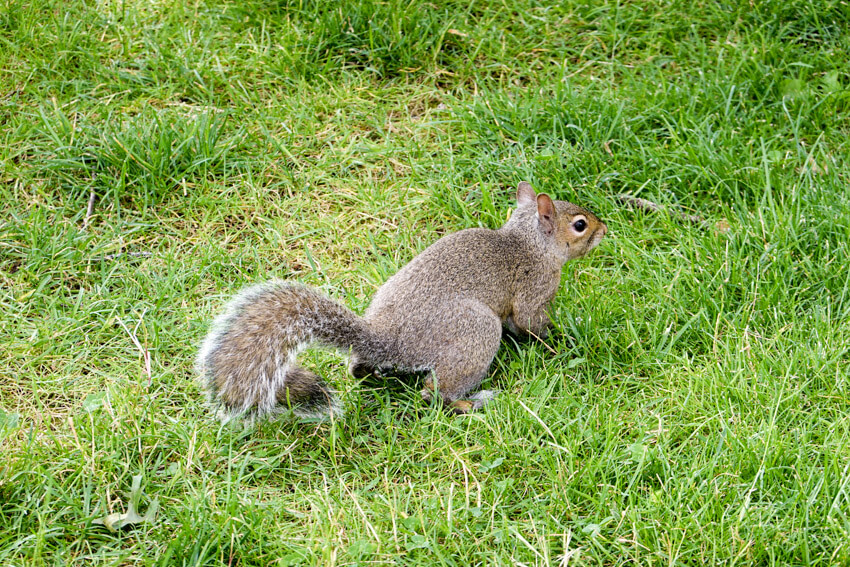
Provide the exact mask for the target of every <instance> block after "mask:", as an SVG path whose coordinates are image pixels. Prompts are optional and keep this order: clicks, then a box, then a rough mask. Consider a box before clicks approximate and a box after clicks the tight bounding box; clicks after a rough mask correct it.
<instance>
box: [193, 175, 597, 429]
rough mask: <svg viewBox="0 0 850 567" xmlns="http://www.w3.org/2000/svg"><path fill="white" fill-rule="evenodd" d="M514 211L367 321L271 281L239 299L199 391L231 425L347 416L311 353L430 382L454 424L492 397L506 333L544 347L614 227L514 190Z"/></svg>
mask: <svg viewBox="0 0 850 567" xmlns="http://www.w3.org/2000/svg"><path fill="white" fill-rule="evenodd" d="M516 200H517V207H516V210H515V211H514V212H513V214H512V215H511V216H510V218H509V220H508V221H507V222H506V223H505V224H504V225H503V226H502V227H501V228H499V229H498V230H490V229H486V228H470V229H466V230H461V231H459V232H455V233H452V234H448V235H446V236H444V237H442V238H440V239H439V240H437V241H436V242H435V243H434V244H432V245H431V246H429V247H428V248H426V249H425V251H423V252H422V253H420V254H419V255H417V256H416V257H414V258H413V260H411V261H410V263H408V264H407V265H406V266H404V267H403V268H402V269H401V270H399V271H398V272H397V273H396V274H395V275H394V276H392V277H390V278H389V279H388V280H387V281H386V283H384V284H383V285H382V286H381V287H380V288H379V289H378V291H377V292H376V293H375V297H374V298H373V299H372V302H371V304H370V305H369V307H368V308H367V310H366V312H365V314H364V315H363V317H360V316H358V315H356V314H355V313H354V312H353V311H351V310H350V309H348V308H347V307H345V306H344V305H342V304H340V303H338V302H336V301H334V300H333V299H331V298H329V297H327V296H326V295H324V294H323V293H321V292H319V291H316V290H314V289H311V288H309V287H306V286H304V285H301V284H299V283H293V282H286V281H280V280H274V281H271V282H267V283H263V284H259V285H253V286H250V287H248V288H246V289H245V290H243V291H242V292H240V293H238V294H237V295H236V296H235V297H234V298H233V299H231V300H230V302H229V303H228V304H227V306H226V308H225V310H224V312H223V313H222V314H221V315H219V316H218V317H217V318H216V319H215V320H214V322H213V324H212V327H211V330H210V331H209V333H208V335H207V336H206V338H205V339H204V341H203V343H202V345H201V348H200V352H199V353H198V357H197V363H196V367H197V370H198V372H199V374H200V379H201V383H202V387H203V388H204V389H205V390H206V392H207V394H208V397H209V399H210V401H211V402H212V403H213V405H215V406H218V407H219V409H220V410H221V411H220V413H219V415H220V417H221V418H222V419H224V420H225V421H226V420H228V419H230V418H234V417H246V418H259V417H263V416H267V415H270V414H274V413H276V412H281V411H287V410H292V411H293V412H294V413H295V415H296V416H298V417H302V418H310V417H327V416H337V417H338V416H341V415H342V407H341V405H340V403H339V401H338V398H337V396H336V393H335V392H334V390H333V389H332V388H331V387H330V386H328V385H327V383H326V382H325V381H324V380H323V379H322V378H321V377H319V376H317V375H316V374H314V373H312V372H310V371H308V370H306V369H304V368H302V367H300V366H298V365H297V364H296V355H297V354H298V352H299V351H300V350H302V349H303V348H304V347H306V346H308V345H310V344H314V343H315V344H318V345H319V346H322V347H331V348H336V349H338V350H339V351H342V352H343V353H346V354H347V353H350V364H349V371H350V372H351V374H352V375H354V377H356V378H365V377H366V376H368V375H370V374H373V375H379V376H380V375H394V376H399V375H407V374H414V373H418V374H425V376H426V378H425V389H424V390H422V396H423V398H424V399H425V400H431V399H432V397H433V396H434V395H437V396H438V397H439V398H441V399H442V401H443V403H444V404H445V405H446V406H448V408H449V409H450V410H452V411H454V412H456V413H465V412H468V411H471V410H476V409H480V408H481V407H483V406H484V405H485V404H486V403H487V402H488V401H489V400H491V399H492V398H493V397H495V395H496V391H492V390H481V391H478V392H475V393H471V392H472V391H473V390H474V389H475V388H476V387H477V386H478V385H479V384H480V383H481V382H482V380H484V378H485V377H486V376H487V373H488V369H489V367H490V364H491V362H492V361H493V358H494V356H495V355H496V350H497V349H498V348H499V344H500V342H501V338H502V329H503V327H504V328H505V329H507V331H508V332H510V333H512V334H513V335H516V336H523V335H530V336H533V337H539V338H545V337H546V336H547V332H548V331H547V329H548V326H549V325H550V320H549V316H548V314H547V307H548V305H549V303H550V302H551V301H552V299H553V298H554V296H555V293H556V292H557V290H558V287H559V286H560V282H561V269H562V268H563V266H564V264H565V263H566V262H567V261H569V260H573V259H575V258H579V257H581V256H584V255H585V254H586V253H588V252H589V251H590V250H592V249H593V248H594V247H595V246H596V245H597V244H599V241H600V240H602V237H603V236H605V233H606V232H607V231H608V227H607V226H605V223H603V222H602V221H601V220H599V218H598V217H597V216H596V215H594V214H593V213H592V212H590V211H588V210H587V209H583V208H581V207H578V206H576V205H573V204H572V203H568V202H566V201H553V200H552V198H551V197H549V196H548V195H546V194H543V193H541V194H539V195H537V194H535V192H534V189H532V187H531V185H530V184H529V183H528V182H525V181H523V182H522V183H520V184H519V186H518V187H517V195H516Z"/></svg>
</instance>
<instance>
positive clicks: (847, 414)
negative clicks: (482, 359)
mask: <svg viewBox="0 0 850 567" xmlns="http://www.w3.org/2000/svg"><path fill="white" fill-rule="evenodd" d="M849 49H850V7H848V6H847V5H846V3H844V2H838V1H814V2H807V1H803V0H789V1H785V2H778V1H777V2H769V1H765V2H761V1H754V2H753V1H740V2H715V1H711V0H707V1H698V2H686V1H661V0H656V1H647V2H622V1H608V2H606V1H598V2H587V1H574V0H566V1H564V2H539V1H536V0H502V1H500V2H493V1H490V0H481V1H479V0H472V1H467V2H454V1H449V2H440V1H438V0H435V1H434V2H420V1H419V0H409V1H406V2H403V1H400V0H386V1H380V2H379V1H375V0H362V1H358V2H339V1H336V0H325V1H323V2H315V1H310V0H301V1H294V0H292V1H289V0H279V1H275V2H271V1H265V0H248V1H241V2H236V1H234V0H208V1H203V0H199V1H195V0H190V1H189V2H177V1H175V0H162V1H158V2H143V1H139V0H123V1H122V2H111V1H108V0H105V1H103V2H82V1H79V0H70V1H68V2H55V1H54V2H50V1H46V0H30V1H26V0H4V1H3V2H2V3H0V125H2V127H0V455H2V456H0V564H2V565H10V566H24V565H26V566H29V565H70V564H73V565H89V564H93V565H137V564H144V565H148V564H150V565H182V564H186V565H281V566H285V565H367V564H368V565H381V564H403V565H434V564H438V565H464V566H467V565H624V564H640V565H787V564H811V565H835V564H850V411H848V410H850V270H848V265H850V249H849V248H848V246H849V245H848V243H849V242H850V191H848V189H847V186H848V183H849V182H850V161H848V149H850V148H848V144H850V142H848V140H850V137H848V135H850V120H848V118H850V71H848V69H850V56H849V55H848V50H849ZM521 180H528V181H530V182H531V183H532V184H533V185H534V186H535V188H536V189H537V190H538V191H546V192H548V193H550V194H552V195H553V196H555V197H556V198H559V199H565V200H569V201H571V202H574V203H576V204H579V205H582V206H585V207H587V208H589V209H591V210H593V211H594V212H596V213H597V214H598V215H599V216H600V217H601V218H602V219H603V220H605V222H606V223H607V224H608V227H609V234H608V236H607V237H606V238H605V239H604V240H603V242H602V243H601V244H600V246H599V247H598V248H597V249H596V250H595V251H594V252H593V253H592V254H590V255H589V256H587V257H585V258H583V259H580V260H576V261H574V262H572V263H570V264H568V265H567V266H566V268H565V269H564V272H563V285H562V289H561V291H560V292H559V294H558V296H557V298H556V300H555V302H554V305H553V309H552V311H551V318H552V321H553V325H554V329H553V332H552V334H551V335H550V337H549V338H547V339H546V340H545V342H544V341H530V342H528V343H520V344H516V343H514V342H513V341H512V340H511V339H506V340H505V341H504V343H503V346H502V348H501V349H500V351H499V353H498V354H497V357H496V360H495V362H494V364H493V366H492V368H491V373H490V376H489V378H488V379H487V380H486V381H485V383H484V387H487V388H495V389H499V390H501V391H502V393H501V395H500V396H499V397H498V398H497V399H496V400H495V401H494V402H493V403H491V404H490V405H488V406H487V408H486V409H485V410H484V411H481V412H479V413H473V414H470V415H465V416H454V415H451V414H449V413H447V412H445V411H444V410H442V409H441V408H440V407H439V406H436V405H430V404H428V403H426V402H424V401H423V400H422V399H421V397H420V396H419V393H418V392H419V389H420V386H421V385H420V384H416V383H402V382H400V381H397V380H393V379H387V380H386V383H385V384H377V385H376V384H374V381H372V382H369V383H365V384H358V382H357V381H356V380H355V379H354V378H352V377H350V376H349V375H347V372H346V365H345V359H344V357H341V356H338V355H336V354H333V353H327V352H320V351H312V352H310V353H307V354H306V355H305V356H304V362H305V364H306V365H307V366H308V367H311V368H314V369H317V371H318V372H320V373H321V374H323V375H324V376H326V377H327V378H328V380H329V381H330V382H332V383H333V384H334V385H335V387H336V388H337V389H338V390H339V391H340V392H341V397H342V399H343V401H344V404H345V407H346V414H345V416H344V417H343V418H341V419H339V420H335V421H327V422H318V421H312V422H299V421H296V420H294V419H290V418H286V417H284V418H282V419H279V420H277V421H273V422H264V423H260V424H259V425H257V426H255V427H241V426H239V425H236V426H231V425H225V426H223V425H221V424H220V423H219V422H218V421H216V420H215V419H214V417H213V415H212V413H211V412H210V411H209V408H207V407H206V406H205V405H204V402H203V396H202V394H201V392H200V390H199V387H198V385H197V383H196V382H195V375H194V371H193V361H194V357H195V353H196V350H197V347H198V344H199V342H200V341H201V339H202V338H203V336H204V334H205V332H206V329H207V326H208V324H209V322H210V320H211V318H212V317H213V316H214V315H215V314H216V313H217V312H218V311H219V310H220V308H221V307H222V305H223V304H224V302H225V301H226V300H227V298H228V297H230V296H231V295H232V294H234V293H235V292H236V291H238V290H239V289H240V288H242V287H244V286H245V285H248V284H250V283H253V282H258V281H262V280H265V279H268V278H272V277H277V278H286V279H296V280H299V281H301V282H304V283H307V284H310V285H313V286H316V287H318V288H320V289H322V290H323V291H325V292H326V293H328V294H329V295H331V296H333V297H335V298H337V299H339V300H341V301H344V302H345V303H346V304H348V305H349V306H350V307H351V308H352V309H354V310H355V311H358V312H362V311H363V310H364V309H365V308H366V306H367V305H368V302H369V299H370V297H371V296H372V294H373V293H374V291H375V289H377V287H378V286H379V285H380V284H381V283H382V282H384V281H385V280H386V279H387V278H388V277H390V276H391V275H392V274H393V273H395V272H396V271H397V270H398V269H399V268H400V267H401V266H403V265H404V264H405V263H406V262H407V261H409V260H410V259H411V258H412V257H413V256H414V255H416V253H417V252H419V251H421V250H423V249H424V248H425V247H427V246H428V245H429V244H430V243H432V242H434V241H435V240H436V239H437V238H439V237H440V236H441V235H444V234H446V233H448V232H452V231H456V230H460V229H463V228H468V227H475V226H484V227H491V228H495V227H498V226H500V224H501V223H502V222H504V220H505V219H506V218H507V217H508V215H509V214H510V211H511V208H512V207H513V206H514V197H513V195H514V191H515V187H516V185H517V183H518V182H519V181H521ZM621 194H629V195H631V196H634V197H640V198H644V199H648V200H651V201H653V202H655V203H657V204H659V205H660V206H661V210H659V211H656V212H646V211H642V210H636V209H634V208H632V207H629V206H626V205H625V204H623V203H622V202H621V201H619V200H618V199H617V196H618V195H621ZM682 213H687V214H691V215H698V216H699V217H700V219H701V220H700V221H699V222H688V221H686V220H685V219H684V218H683V216H682ZM128 512H132V513H128Z"/></svg>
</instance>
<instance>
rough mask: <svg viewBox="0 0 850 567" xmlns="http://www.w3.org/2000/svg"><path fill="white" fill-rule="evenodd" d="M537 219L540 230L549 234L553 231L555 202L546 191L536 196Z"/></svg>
mask: <svg viewBox="0 0 850 567" xmlns="http://www.w3.org/2000/svg"><path fill="white" fill-rule="evenodd" d="M537 220H538V221H539V222H540V230H542V231H543V232H544V233H545V234H546V235H548V236H551V235H552V233H553V232H555V203H553V202H552V198H551V197H549V195H547V194H546V193H541V194H539V195H538V196H537Z"/></svg>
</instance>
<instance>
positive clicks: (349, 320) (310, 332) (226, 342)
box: [197, 281, 386, 419]
mask: <svg viewBox="0 0 850 567" xmlns="http://www.w3.org/2000/svg"><path fill="white" fill-rule="evenodd" d="M314 342H315V343H320V344H321V345H323V346H328V347H335V348H337V349H340V350H342V351H345V352H348V350H349V349H351V350H352V351H354V352H356V353H358V354H359V355H360V356H366V357H369V358H373V357H375V356H378V357H380V356H381V353H382V352H385V351H386V345H385V344H384V341H381V340H380V339H379V338H378V337H375V336H374V333H373V332H372V330H371V329H370V327H369V325H368V324H367V323H366V321H364V320H363V319H362V318H360V317H358V316H357V315H356V314H355V313H354V312H352V311H351V310H350V309H348V308H347V307H345V306H343V305H341V304H339V303H337V302H336V301H334V300H332V299H331V298H329V297H327V296H325V295H323V294H321V293H319V292H317V291H315V290H313V289H310V288H308V287H305V286H303V285H300V284H293V283H288V282H281V281H272V282H268V283H264V284H260V285H255V286H251V287H249V288H247V289H245V290H243V291H242V292H240V293H239V294H238V295H236V296H235V297H234V298H233V299H231V300H230V302H229V303H228V304H227V306H226V308H225V310H224V313H222V314H221V315H219V316H218V317H217V318H216V319H215V320H214V321H213V324H212V329H211V330H210V332H209V334H207V337H206V338H205V339H204V342H203V343H202V345H201V350H200V352H199V353H198V359H197V369H198V371H199V372H200V375H201V381H202V384H203V387H204V389H205V390H206V391H207V393H208V395H209V398H210V400H211V401H212V402H213V403H214V404H216V405H217V406H219V407H220V408H221V409H222V410H223V411H222V412H221V416H222V418H224V419H229V418H232V417H237V416H238V417H260V416H263V415H267V414H270V413H273V412H275V411H278V410H285V409H289V408H291V409H293V410H294V411H295V413H296V414H297V415H300V416H303V417H308V416H309V417H312V416H320V415H328V414H336V415H339V414H341V413H342V409H341V407H340V405H339V401H338V400H337V397H336V394H335V393H334V391H333V390H332V389H331V388H330V387H329V386H328V385H327V384H325V382H324V381H323V380H322V379H321V378H320V377H319V376H317V375H315V374H313V373H312V372H309V371H308V370H305V369H303V368H300V367H298V366H297V365H296V364H295V357H296V355H297V354H298V352H299V351H300V350H301V349H302V348H304V347H305V346H307V345H308V344H310V343H314Z"/></svg>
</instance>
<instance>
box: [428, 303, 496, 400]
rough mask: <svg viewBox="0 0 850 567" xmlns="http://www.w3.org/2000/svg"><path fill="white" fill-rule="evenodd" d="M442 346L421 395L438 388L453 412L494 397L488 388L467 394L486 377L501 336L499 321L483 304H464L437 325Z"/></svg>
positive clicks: (429, 396) (429, 393)
mask: <svg viewBox="0 0 850 567" xmlns="http://www.w3.org/2000/svg"><path fill="white" fill-rule="evenodd" d="M440 332H441V335H442V337H441V338H442V339H443V340H444V344H452V345H454V346H453V347H449V348H444V349H443V350H442V352H441V353H440V357H439V360H438V361H437V362H436V364H434V366H433V371H432V372H431V374H430V375H429V376H428V378H426V380H425V389H424V390H423V391H422V397H423V398H424V399H426V400H430V399H431V398H432V394H433V393H434V392H435V391H436V392H439V395H440V398H442V400H443V403H444V404H445V405H446V406H447V407H449V408H450V409H451V410H452V411H454V412H455V413H466V412H469V411H472V410H476V409H480V408H482V407H484V405H485V404H486V403H487V402H488V401H490V400H491V399H492V398H494V397H495V395H496V393H495V392H494V391H491V390H482V391H480V392H477V393H474V394H470V392H472V391H473V390H474V389H475V388H477V387H478V385H479V384H481V382H482V381H483V380H484V378H486V377H487V374H488V372H489V369H490V364H491V363H492V362H493V357H495V356H496V351H497V350H499V344H500V343H501V340H502V324H501V321H500V320H499V318H498V317H497V316H496V314H495V313H493V312H492V311H491V310H489V308H487V307H486V306H482V305H479V304H466V305H463V306H461V307H460V308H458V309H457V310H456V311H455V312H454V316H453V317H451V318H450V319H446V320H444V321H443V326H442V328H441V329H440Z"/></svg>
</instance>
